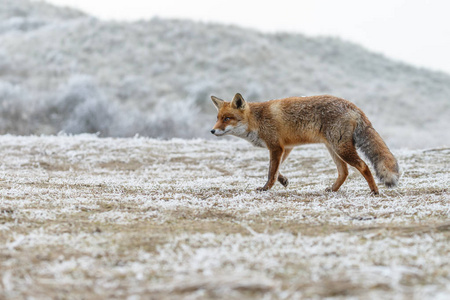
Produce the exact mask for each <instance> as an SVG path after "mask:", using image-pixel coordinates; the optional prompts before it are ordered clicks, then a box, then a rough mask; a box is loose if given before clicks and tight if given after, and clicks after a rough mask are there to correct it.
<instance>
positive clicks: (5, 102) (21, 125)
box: [0, 81, 34, 134]
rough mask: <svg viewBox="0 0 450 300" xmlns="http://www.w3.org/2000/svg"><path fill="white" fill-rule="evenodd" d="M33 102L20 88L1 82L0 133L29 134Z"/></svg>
mask: <svg viewBox="0 0 450 300" xmlns="http://www.w3.org/2000/svg"><path fill="white" fill-rule="evenodd" d="M33 110H34V109H33V102H32V101H31V100H30V99H27V97H26V92H24V91H23V90H22V89H21V88H20V87H19V86H16V85H12V84H10V83H8V82H4V81H0V133H1V134H5V133H11V134H29V133H30V128H32V125H31V124H30V120H29V119H30V116H31V114H32V112H33Z"/></svg>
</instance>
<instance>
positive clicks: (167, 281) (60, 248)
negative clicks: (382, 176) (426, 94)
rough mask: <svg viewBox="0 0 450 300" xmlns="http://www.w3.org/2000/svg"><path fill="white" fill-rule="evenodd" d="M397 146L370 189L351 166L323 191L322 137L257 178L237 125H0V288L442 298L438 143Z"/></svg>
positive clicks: (442, 186)
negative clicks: (392, 166) (162, 131)
mask: <svg viewBox="0 0 450 300" xmlns="http://www.w3.org/2000/svg"><path fill="white" fill-rule="evenodd" d="M88 82H89V81H88ZM83 84H84V85H85V86H89V84H88V83H86V82H84V83H83ZM94 90H95V89H94ZM85 94H86V95H90V96H92V97H96V96H97V94H96V93H95V92H93V91H92V90H89V89H88V90H87V91H86V92H85ZM75 95H76V94H75ZM72 96H73V97H74V94H72ZM61 107H63V106H62V105H61ZM393 152H394V154H395V155H396V156H397V158H398V159H399V163H400V165H401V167H402V170H403V175H402V177H401V180H400V185H399V187H397V188H395V189H392V190H388V189H386V188H384V187H383V186H381V185H380V191H381V195H380V196H377V197H371V196H369V188H368V186H367V183H366V182H365V180H364V179H363V178H362V176H360V175H359V173H358V172H355V171H353V170H350V175H349V178H348V179H347V181H346V182H345V183H344V185H343V186H342V187H341V190H340V191H339V192H337V193H326V192H324V190H325V188H326V187H328V186H329V185H330V184H331V183H332V182H333V181H334V180H335V178H336V175H337V173H336V170H335V166H334V165H333V162H332V160H331V158H330V157H329V154H328V153H327V151H326V149H325V147H321V146H317V145H314V146H305V147H300V148H299V149H296V150H294V151H293V152H292V154H291V155H290V157H289V159H288V160H287V161H286V163H285V164H284V165H283V166H282V171H283V174H284V175H285V176H287V177H288V178H289V180H290V185H289V187H288V188H284V187H281V185H278V184H277V185H276V186H275V187H274V188H273V190H271V191H269V192H267V193H259V192H256V191H255V189H256V187H258V186H261V185H262V184H263V183H264V181H265V179H266V176H267V168H268V153H267V151H265V150H262V149H257V148H254V147H252V146H251V145H249V144H248V143H246V142H244V141H239V140H218V141H208V140H202V139H197V140H183V139H172V140H168V141H165V140H155V139H149V138H142V137H135V138H128V139H123V138H99V137H98V136H97V135H88V134H83V135H76V136H69V135H64V134H61V135H59V136H39V137H38V136H30V137H19V136H11V135H3V136H0V154H1V157H2V161H1V164H0V185H1V189H0V255H1V257H2V258H3V259H2V260H1V262H0V268H1V270H2V272H1V274H0V278H1V281H0V286H1V287H2V288H3V290H2V289H0V298H1V297H4V298H14V297H16V298H20V297H22V298H26V296H29V295H33V296H35V295H36V293H37V292H39V293H46V295H48V297H49V298H61V297H63V296H64V294H62V293H66V292H67V291H70V292H71V293H79V295H82V296H85V297H86V298H89V297H94V296H95V295H97V294H98V295H103V296H108V297H109V298H113V297H114V296H117V295H119V294H120V295H125V296H130V295H138V296H143V297H144V296H145V295H148V294H149V293H150V294H152V295H155V296H158V297H160V298H164V297H170V296H173V297H181V298H182V297H184V296H186V297H194V298H195V297H196V296H198V295H214V296H215V297H216V298H219V299H228V297H229V296H230V295H234V297H235V298H236V299H241V298H243V297H245V296H248V295H253V296H254V297H255V298H258V299H259V298H264V297H266V298H283V297H284V298H287V299H289V298H302V297H303V298H305V297H306V298H314V297H332V296H333V295H334V296H336V295H338V296H348V295H352V296H355V297H361V298H377V299H382V298H383V299H384V298H402V297H404V296H405V295H412V297H413V298H414V297H419V296H420V297H422V296H423V297H425V298H436V297H440V296H444V299H445V298H446V297H445V296H448V295H449V294H450V290H449V289H448V287H449V286H450V277H449V276H450V274H449V263H448V261H449V259H448V253H449V251H450V249H449V243H448V230H449V223H448V220H449V212H450V202H449V191H448V182H450V173H449V172H446V171H445V170H447V169H448V166H449V163H450V162H449V158H448V149H445V148H442V149H430V150H396V149H394V150H393ZM19 262H20V263H19ZM24 274H26V275H24ZM93 278H94V279H95V280H93ZM56 286H57V287H58V288H56ZM96 293H97V294H96Z"/></svg>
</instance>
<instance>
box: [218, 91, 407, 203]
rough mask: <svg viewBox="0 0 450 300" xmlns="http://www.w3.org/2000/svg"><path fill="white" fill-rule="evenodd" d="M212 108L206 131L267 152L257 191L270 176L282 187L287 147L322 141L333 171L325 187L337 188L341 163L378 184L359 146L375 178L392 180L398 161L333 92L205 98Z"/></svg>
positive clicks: (351, 107) (372, 186) (271, 181)
mask: <svg viewBox="0 0 450 300" xmlns="http://www.w3.org/2000/svg"><path fill="white" fill-rule="evenodd" d="M211 99H212V101H213V103H214V105H215V106H216V108H217V110H218V114H217V123H216V124H215V125H214V127H213V129H212V130H211V132H212V133H213V134H215V135H217V136H221V135H226V134H231V135H235V136H238V137H241V138H244V139H246V140H248V141H249V142H250V143H252V144H253V145H255V146H259V147H266V148H268V149H269V151H270V165H269V176H268V181H267V182H266V184H265V185H264V186H263V187H261V188H259V190H268V189H270V188H272V186H273V185H274V184H275V182H276V180H277V179H278V181H280V183H282V184H283V185H284V186H287V184H288V180H287V178H286V177H284V176H283V175H281V173H280V172H279V167H280V164H281V162H283V161H284V160H285V159H286V158H287V156H288V155H289V153H290V152H291V150H292V148H293V147H295V146H298V145H302V144H308V143H323V144H325V145H326V146H327V149H328V150H329V152H330V154H331V156H332V158H333V161H334V162H335V163H336V166H337V168H338V172H339V176H338V179H337V180H336V182H335V183H334V184H333V186H332V187H331V188H330V189H329V190H332V191H337V190H338V189H339V187H340V186H341V185H342V183H343V182H344V181H345V179H346V178H347V175H348V170H347V164H350V165H351V166H353V167H355V168H356V169H358V171H360V173H361V174H362V175H363V176H364V178H365V179H366V180H367V182H368V184H369V187H370V189H371V191H372V193H374V194H378V187H377V185H376V183H375V181H374V179H373V176H372V174H371V172H370V170H369V168H368V167H367V165H366V163H365V162H364V161H363V160H362V159H361V158H360V157H359V156H358V153H357V151H356V147H358V148H360V149H361V150H362V151H363V152H364V153H365V154H366V155H367V156H368V158H369V159H370V160H371V161H372V163H373V164H374V167H375V170H376V171H377V175H378V177H380V179H381V180H383V181H384V182H385V184H386V185H387V186H394V185H396V183H397V181H398V178H399V176H400V175H399V171H398V164H397V161H396V159H395V157H394V156H393V155H392V153H391V152H390V151H389V148H388V147H387V146H386V144H385V143H384V141H383V140H382V139H381V137H380V136H379V135H378V133H377V132H376V131H375V129H373V127H372V124H371V123H370V121H369V120H368V119H367V117H366V116H365V114H364V113H363V112H362V111H361V110H360V109H359V108H358V107H356V105H354V104H353V103H351V102H349V101H347V100H344V99H340V98H337V97H334V96H329V95H323V96H313V97H292V98H286V99H279V100H271V101H267V102H261V103H259V102H256V103H248V102H246V101H245V100H244V99H243V98H242V96H241V95H240V94H236V95H235V97H234V98H233V100H232V101H231V102H226V101H223V100H221V99H219V98H217V97H214V96H212V97H211Z"/></svg>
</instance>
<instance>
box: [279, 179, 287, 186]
mask: <svg viewBox="0 0 450 300" xmlns="http://www.w3.org/2000/svg"><path fill="white" fill-rule="evenodd" d="M278 181H279V182H280V183H281V184H282V185H283V186H284V187H287V186H288V184H289V180H288V179H287V178H286V177H278Z"/></svg>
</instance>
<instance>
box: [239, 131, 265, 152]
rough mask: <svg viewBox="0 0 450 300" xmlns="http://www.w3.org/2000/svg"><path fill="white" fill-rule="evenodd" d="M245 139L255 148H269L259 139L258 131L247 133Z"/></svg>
mask: <svg viewBox="0 0 450 300" xmlns="http://www.w3.org/2000/svg"><path fill="white" fill-rule="evenodd" d="M244 139H246V140H247V141H249V142H250V143H251V144H252V145H253V146H256V147H261V148H267V145H266V143H265V142H264V141H263V140H262V139H261V138H260V137H259V134H258V132H257V131H247V133H246V135H245V137H244Z"/></svg>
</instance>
